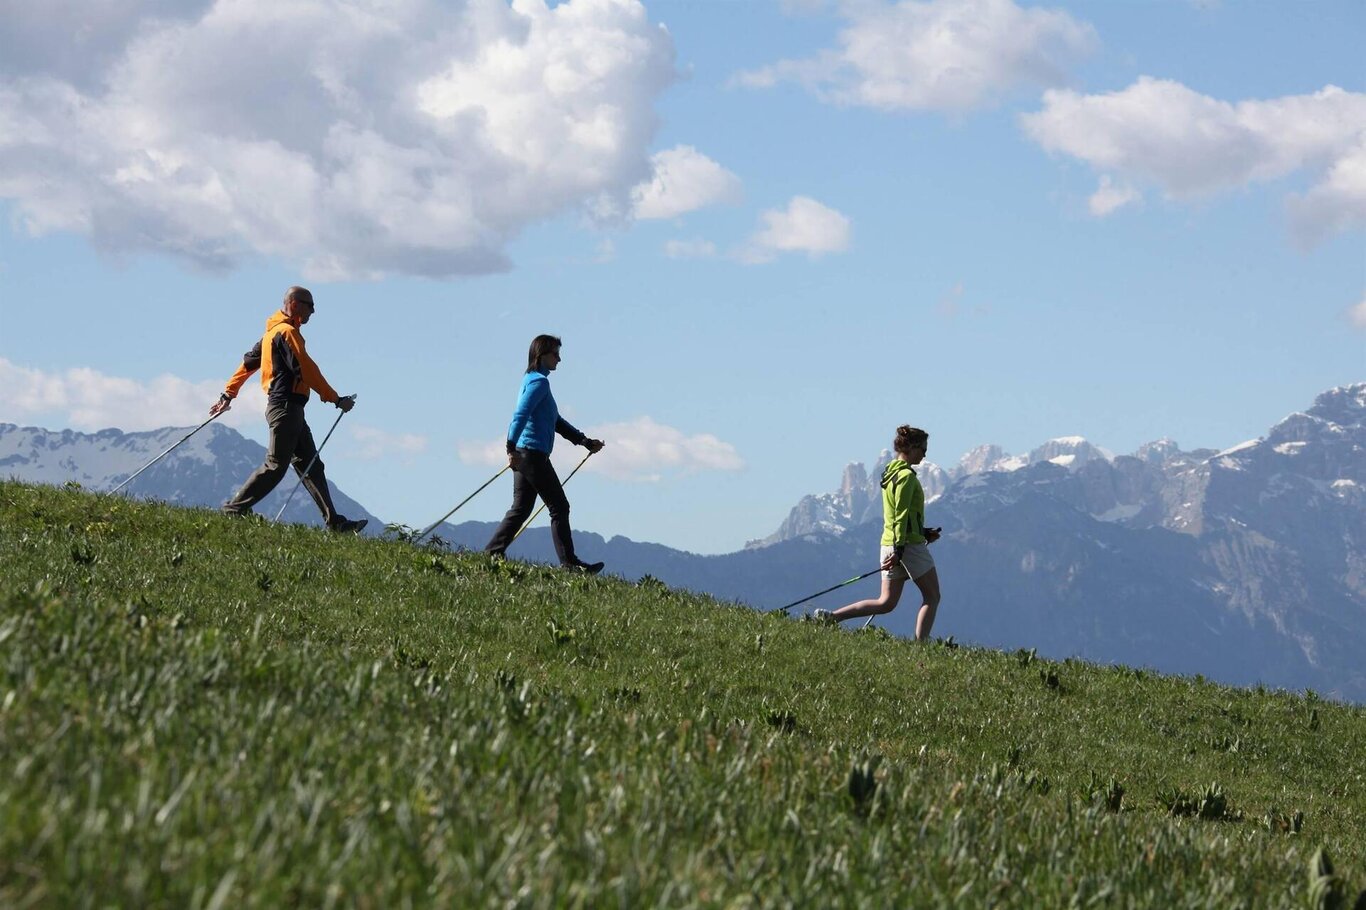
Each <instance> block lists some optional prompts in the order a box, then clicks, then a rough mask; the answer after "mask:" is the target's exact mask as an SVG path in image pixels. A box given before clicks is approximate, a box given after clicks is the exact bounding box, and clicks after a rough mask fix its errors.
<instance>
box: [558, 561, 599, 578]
mask: <svg viewBox="0 0 1366 910" xmlns="http://www.w3.org/2000/svg"><path fill="white" fill-rule="evenodd" d="M605 565H606V563H603V562H574V563H570V564H569V565H567V566H565V568H566V569H568V570H569V571H571V572H578V573H579V574H581V575H597V574H598V573H599V572H601V571H602V567H603V566H605Z"/></svg>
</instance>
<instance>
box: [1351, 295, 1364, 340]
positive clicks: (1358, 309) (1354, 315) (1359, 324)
mask: <svg viewBox="0 0 1366 910" xmlns="http://www.w3.org/2000/svg"><path fill="white" fill-rule="evenodd" d="M1347 321H1348V322H1350V323H1351V324H1352V326H1353V327H1355V328H1358V329H1362V330H1363V331H1366V295H1362V298H1361V302H1360V303H1358V304H1357V305H1356V306H1353V307H1348V309H1347Z"/></svg>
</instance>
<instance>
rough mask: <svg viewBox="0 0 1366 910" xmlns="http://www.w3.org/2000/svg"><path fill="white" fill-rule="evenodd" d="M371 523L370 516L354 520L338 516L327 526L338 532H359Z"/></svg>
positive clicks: (328, 528) (330, 529)
mask: <svg viewBox="0 0 1366 910" xmlns="http://www.w3.org/2000/svg"><path fill="white" fill-rule="evenodd" d="M369 523H370V519H368V518H359V519H355V520H352V519H350V518H338V519H337V520H336V521H334V522H332V524H330V525H328V526H327V530H329V531H336V532H337V533H338V534H359V533H360V532H361V529H362V528H364V527H365V526H366V525H368V524H369Z"/></svg>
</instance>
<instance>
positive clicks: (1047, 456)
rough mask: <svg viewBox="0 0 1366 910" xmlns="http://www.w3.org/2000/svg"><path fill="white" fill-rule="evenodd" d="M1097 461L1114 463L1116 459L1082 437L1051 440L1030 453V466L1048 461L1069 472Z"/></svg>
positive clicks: (1063, 437) (1062, 437)
mask: <svg viewBox="0 0 1366 910" xmlns="http://www.w3.org/2000/svg"><path fill="white" fill-rule="evenodd" d="M1097 460H1099V461H1107V462H1108V461H1113V460H1114V457H1113V456H1112V455H1110V453H1109V452H1106V451H1105V450H1104V449H1100V448H1098V447H1096V446H1093V445H1091V443H1089V442H1087V441H1086V440H1085V439H1084V438H1082V437H1081V436H1060V437H1058V438H1057V439H1050V440H1048V442H1045V443H1044V444H1043V445H1041V446H1039V447H1038V448H1037V449H1035V450H1034V451H1032V452H1030V453H1029V463H1030V464H1038V463H1039V462H1041V461H1048V462H1052V463H1053V464H1055V465H1058V466H1060V467H1064V468H1067V469H1068V470H1069V471H1075V470H1077V469H1078V468H1080V467H1081V466H1082V465H1084V464H1086V463H1087V462H1091V461H1097Z"/></svg>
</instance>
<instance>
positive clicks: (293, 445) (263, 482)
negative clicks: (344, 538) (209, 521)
mask: <svg viewBox="0 0 1366 910" xmlns="http://www.w3.org/2000/svg"><path fill="white" fill-rule="evenodd" d="M266 423H267V424H269V425H270V446H269V447H268V448H267V449H266V462H265V464H263V465H261V466H260V467H259V468H257V469H256V471H255V473H253V474H252V475H251V476H250V477H248V478H247V482H246V483H244V484H243V485H242V489H240V490H238V491H237V495H236V496H234V497H233V498H232V499H230V500H228V501H227V502H226V503H224V504H223V511H224V512H239V513H244V512H250V511H251V507H252V506H254V505H256V504H257V503H258V502H260V501H261V500H263V499H265V498H266V497H267V496H268V495H270V491H271V490H273V489H275V487H276V485H277V484H279V482H280V480H281V478H283V477H284V476H285V472H286V470H288V468H289V465H290V464H291V463H293V465H294V470H295V471H296V472H297V473H298V474H300V475H301V476H302V477H303V484H304V489H305V490H307V491H308V495H310V496H312V497H313V501H314V502H315V503H317V505H318V511H320V512H322V513H323V521H325V522H326V523H327V524H328V525H329V526H331V525H332V524H334V523H335V522H336V521H337V510H336V508H335V507H334V506H333V505H332V495H331V493H329V492H328V489H327V476H326V475H325V474H323V462H322V459H321V458H317V455H318V447H317V446H316V445H314V443H313V432H312V431H311V430H310V429H309V428H308V423H307V421H305V420H304V402H303V400H302V399H296V398H291V399H289V400H288V401H285V402H280V403H278V404H277V403H274V402H272V403H270V404H269V405H268V406H267V407H266ZM315 459H316V460H315ZM309 462H312V463H313V467H311V468H309V467H308V465H309ZM305 468H307V469H308V474H306V475H305V474H304V469H305Z"/></svg>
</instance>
